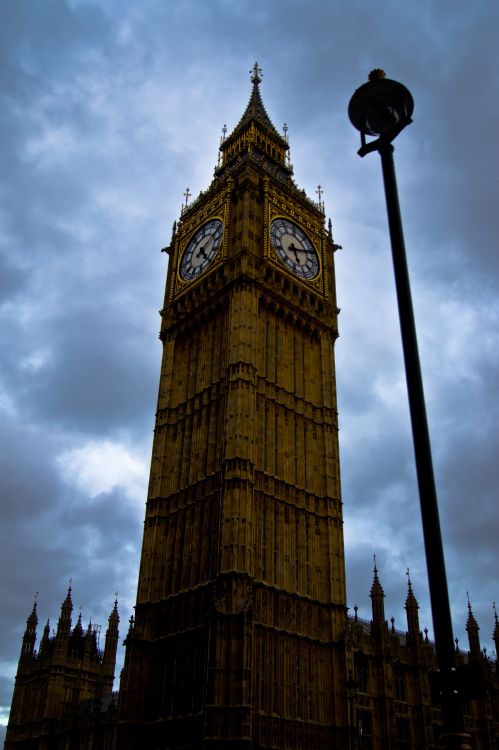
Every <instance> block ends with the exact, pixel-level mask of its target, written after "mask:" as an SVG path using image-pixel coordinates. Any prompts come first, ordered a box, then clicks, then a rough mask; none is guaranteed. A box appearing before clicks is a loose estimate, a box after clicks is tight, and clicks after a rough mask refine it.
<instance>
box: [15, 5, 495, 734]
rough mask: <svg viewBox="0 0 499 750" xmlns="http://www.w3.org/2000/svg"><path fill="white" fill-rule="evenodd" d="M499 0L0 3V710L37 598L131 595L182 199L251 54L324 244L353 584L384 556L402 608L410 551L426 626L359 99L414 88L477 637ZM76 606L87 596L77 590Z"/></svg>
mask: <svg viewBox="0 0 499 750" xmlns="http://www.w3.org/2000/svg"><path fill="white" fill-rule="evenodd" d="M498 21H499V6H498V4H497V3H496V2H495V1H493V0H490V2H486V1H485V0H475V1H474V2H473V3H466V4H465V3H455V2H454V1H453V0H447V1H446V0H440V1H439V2H438V3H435V2H431V1H430V0H420V2H418V3H405V2H400V0H399V1H396V0H385V2H383V3H374V2H369V1H368V0H351V2H350V3H348V4H347V3H343V2H338V1H337V2H335V1H331V0H307V2H304V1H303V2H298V1H297V0H176V2H173V1H171V0H163V2H162V1H161V0H140V2H139V1H138V0H135V1H132V0H2V2H1V3H0V37H1V44H0V55H1V56H2V60H1V66H0V82H1V83H0V85H1V97H2V98H1V110H0V128H1V138H0V155H1V156H0V158H1V162H0V168H1V174H2V176H3V180H2V184H1V187H0V322H1V325H0V336H1V342H0V357H1V365H0V411H1V420H0V425H1V427H0V429H1V448H0V462H1V476H0V483H1V485H0V486H1V514H2V519H1V520H2V524H1V529H2V543H1V546H0V571H1V575H2V583H1V601H2V622H1V627H0V654H1V658H2V670H1V676H0V680H1V683H0V688H1V693H0V703H1V704H2V705H3V706H5V711H4V714H3V719H4V721H5V720H6V717H7V711H8V708H7V707H8V705H9V703H10V698H11V694H12V685H13V676H14V674H15V669H16V666H17V659H18V655H19V650H20V645H21V636H22V632H23V630H24V626H25V620H26V617H27V615H28V613H29V611H30V609H31V606H32V603H33V597H34V594H35V592H36V591H38V592H39V596H38V609H39V616H40V621H41V625H42V627H43V624H44V622H45V620H46V618H47V617H50V618H51V623H52V625H55V624H56V621H57V617H58V615H59V608H60V603H61V602H62V599H63V598H64V596H65V592H66V588H67V581H68V578H69V577H70V576H72V578H73V594H74V596H73V601H74V603H75V606H76V608H77V607H78V606H81V607H82V614H83V619H84V621H85V622H87V621H88V619H89V618H90V617H92V620H93V621H94V622H97V623H100V624H102V625H103V627H105V625H106V623H107V616H108V613H109V611H110V609H111V607H112V603H113V600H114V592H115V591H119V592H120V593H119V601H120V614H121V618H122V619H121V632H122V633H123V634H124V632H125V630H126V627H127V620H128V618H129V616H130V614H131V610H132V607H133V603H134V597H135V586H136V576H137V569H138V557H139V546H140V541H141V532H142V520H143V514H144V503H145V497H146V486H147V479H148V464H149V453H150V448H151V435H152V429H153V424H154V411H155V402H156V390H157V383H158V376H159V363H160V355H161V347H160V342H159V341H158V338H157V334H158V330H159V316H158V314H157V311H158V309H159V308H160V307H161V305H162V297H163V289H164V280H165V271H166V257H165V255H164V254H161V253H160V248H161V247H163V246H164V245H166V244H168V241H169V238H170V232H171V225H172V223H173V221H174V220H175V219H176V218H178V215H179V210H180V205H181V202H182V193H183V192H184V190H185V188H186V187H187V186H189V188H190V189H191V191H192V192H193V194H194V196H196V195H197V193H198V192H199V191H201V190H204V189H206V187H207V186H208V185H209V183H210V181H211V178H212V175H213V168H214V165H215V163H216V159H217V147H218V143H219V139H220V134H221V129H222V126H223V125H224V123H227V127H228V129H229V132H230V130H231V129H232V128H233V127H234V126H235V124H236V123H237V121H238V119H239V117H240V116H241V114H242V112H243V110H244V108H245V106H246V103H247V100H248V97H249V94H250V88H251V87H250V80H249V70H250V68H251V67H252V65H253V63H254V62H255V60H258V62H259V64H260V65H261V67H262V69H263V82H262V86H261V90H262V96H263V99H264V102H265V104H266V108H267V111H268V113H269V115H270V117H271V119H272V120H273V122H274V123H275V125H276V126H277V127H278V128H279V129H280V128H281V127H282V124H283V123H284V122H287V124H288V126H289V138H290V144H291V156H292V161H293V164H294V169H295V179H296V182H297V183H298V185H299V186H300V187H303V188H305V190H306V191H307V194H308V195H309V196H310V197H312V198H315V192H314V191H315V188H316V186H317V184H318V183H320V184H321V185H322V186H323V188H324V201H325V205H326V214H327V217H331V219H332V222H333V232H334V237H335V240H336V241H337V242H338V243H340V244H341V245H342V246H343V249H342V250H341V251H339V253H338V254H337V256H336V263H337V282H338V304H339V306H340V307H341V310H342V312H341V316H340V326H341V327H340V334H341V335H340V338H339V340H338V342H337V349H336V351H337V377H338V396H339V408H340V425H341V434H340V440H341V444H340V447H341V459H342V477H343V500H344V511H345V538H346V550H347V573H348V581H347V584H348V599H349V605H350V606H351V607H353V605H354V604H358V606H359V614H360V615H361V616H363V617H366V618H369V617H370V600H369V588H370V585H371V575H372V556H373V554H374V553H375V554H376V555H377V560H378V568H379V571H380V577H381V580H382V583H383V586H384V588H385V592H386V594H387V597H386V613H387V616H388V617H390V616H391V615H392V614H393V615H394V616H395V618H396V626H397V627H399V628H400V629H402V630H403V629H405V617H404V612H403V602H404V599H405V591H406V576H405V570H406V568H407V567H409V568H410V570H411V577H412V581H413V585H414V590H415V593H416V595H417V597H418V598H419V601H420V604H421V613H420V615H421V626H422V627H424V626H425V625H427V626H428V628H429V629H430V635H431V633H432V625H431V617H430V614H429V610H428V603H427V602H428V597H427V580H426V570H425V563H424V554H423V548H422V533H421V523H420V516H419V505H418V496H417V489H416V480H415V470H414V459H413V452H412V443H411V435H410V426H409V418H408V409H407V398H406V390H405V379H404V372H403V365H402V354H401V345H400V335H399V330H398V319H397V311H396V304H395V292H394V284H393V272H392V268H391V258H390V251H389V241H388V233H387V226H386V214H385V207H384V198H383V192H382V182H381V172H380V165H379V158H378V156H377V155H376V154H372V155H370V156H368V157H366V158H365V159H360V158H359V157H358V156H357V154H356V151H357V148H358V146H359V143H358V134H357V132H356V131H354V129H353V128H352V127H351V125H350V123H349V121H348V118H347V114H346V111H347V106H348V101H349V99H350V96H351V94H352V93H353V91H354V89H355V88H357V87H358V86H359V85H360V84H361V83H363V82H364V81H365V80H366V79H367V74H368V72H369V71H370V70H371V69H372V68H374V67H382V68H384V69H385V70H386V71H387V75H388V76H389V77H392V78H395V79H398V80H400V81H402V82H403V83H405V84H406V85H407V86H408V87H409V89H410V90H411V91H412V94H413V96H414V99H415V112H414V124H413V125H411V126H410V127H409V128H408V129H407V130H405V131H404V132H403V133H402V134H401V135H400V136H399V138H398V140H397V142H396V149H395V157H396V165H397V173H398V180H399V189H400V200H401V206H402V211H403V217H404V223H405V230H406V244H407V252H408V259H409V266H410V272H411V278H412V283H413V294H414V304H415V312H416V320H417V326H418V334H419V342H420V350H421V359H422V367H423V377H424V382H425V390H426V396H427V405H428V415H429V422H430V431H431V438H432V444H433V451H434V461H435V472H436V480H437V488H438V495H439V501H440V507H441V516H442V527H443V533H444V542H445V549H446V559H447V569H448V578H449V588H450V594H451V600H452V609H453V616H454V629H455V634H456V635H457V636H458V637H459V639H460V643H461V645H462V646H463V647H465V646H466V638H465V631H464V623H465V619H466V592H467V591H469V593H470V597H471V601H472V603H473V607H474V611H475V614H476V617H477V619H478V621H479V624H480V626H481V636H482V641H483V644H482V645H487V646H488V647H489V649H490V648H491V631H492V627H493V612H492V602H493V601H494V600H495V599H496V598H498V599H499V586H498V582H497V571H498V569H499V565H498V558H499V552H498V544H497V534H498V513H497V493H498V486H499V481H498V480H499V420H498V409H499V407H498V398H497V390H498V379H499V333H498V318H499V303H498V286H499V267H498V264H499V258H498V255H499V254H498V248H497V238H498V234H499V232H498V223H499V211H498V208H497V206H498V201H497V196H498V175H499V164H498V156H497V145H496V141H497V133H496V125H497V122H498V110H499V106H498V101H499V96H498V95H499V74H498V66H497V53H496V49H497V31H498V27H499V25H498ZM76 611H77V610H76Z"/></svg>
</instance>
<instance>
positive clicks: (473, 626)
mask: <svg viewBox="0 0 499 750" xmlns="http://www.w3.org/2000/svg"><path fill="white" fill-rule="evenodd" d="M479 630H480V628H479V627H478V623H477V621H476V620H475V616H474V615H473V610H472V609H471V604H470V599H469V596H468V619H467V621H466V631H467V633H468V642H469V646H470V659H472V660H478V659H479V658H480V656H481V653H482V652H481V649H480V636H479V634H478V631H479Z"/></svg>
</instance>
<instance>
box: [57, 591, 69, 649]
mask: <svg viewBox="0 0 499 750" xmlns="http://www.w3.org/2000/svg"><path fill="white" fill-rule="evenodd" d="M72 612H73V602H72V600H71V584H70V585H69V587H68V593H67V594H66V598H65V599H64V601H63V603H62V605H61V614H60V616H59V622H58V623H57V633H56V636H55V650H56V653H57V655H58V656H62V655H66V652H67V649H68V641H69V637H70V635H71V614H72Z"/></svg>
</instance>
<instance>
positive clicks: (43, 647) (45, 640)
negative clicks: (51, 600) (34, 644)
mask: <svg viewBox="0 0 499 750" xmlns="http://www.w3.org/2000/svg"><path fill="white" fill-rule="evenodd" d="M49 645H50V620H47V622H46V623H45V627H44V628H43V635H42V640H41V641H40V653H41V654H43V655H45V656H46V655H47V653H48V651H49Z"/></svg>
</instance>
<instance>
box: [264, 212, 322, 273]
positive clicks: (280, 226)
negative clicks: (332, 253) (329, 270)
mask: <svg viewBox="0 0 499 750" xmlns="http://www.w3.org/2000/svg"><path fill="white" fill-rule="evenodd" d="M270 240H271V242H272V245H273V247H274V249H275V251H276V253H277V256H278V258H279V260H281V261H282V262H283V263H284V265H285V266H286V268H289V269H290V270H291V271H293V273H295V274H296V275H297V276H300V277H301V278H302V279H314V278H315V277H316V276H317V274H318V273H319V256H318V255H317V251H316V250H315V248H314V246H313V245H312V242H311V241H310V240H309V238H308V237H307V235H306V234H305V232H304V231H303V230H302V229H300V227H299V226H298V225H297V224H294V223H293V222H292V221H289V219H274V221H273V222H272V224H271V225H270Z"/></svg>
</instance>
